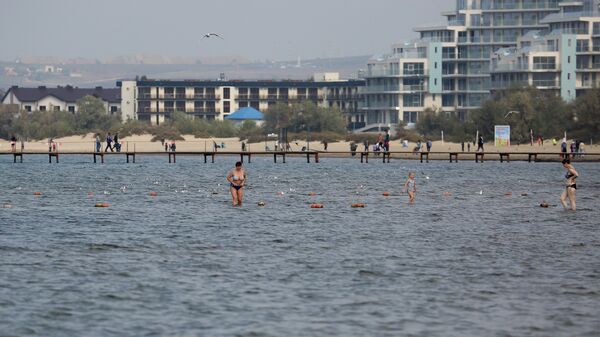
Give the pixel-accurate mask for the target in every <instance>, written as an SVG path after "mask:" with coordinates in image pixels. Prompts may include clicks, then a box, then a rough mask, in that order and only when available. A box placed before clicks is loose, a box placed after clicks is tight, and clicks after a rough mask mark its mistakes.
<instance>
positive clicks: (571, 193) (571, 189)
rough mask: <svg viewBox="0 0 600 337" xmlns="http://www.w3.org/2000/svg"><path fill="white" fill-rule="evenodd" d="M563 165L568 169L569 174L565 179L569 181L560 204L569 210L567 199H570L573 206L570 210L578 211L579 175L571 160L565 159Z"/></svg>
mask: <svg viewBox="0 0 600 337" xmlns="http://www.w3.org/2000/svg"><path fill="white" fill-rule="evenodd" d="M562 164H563V167H564V168H565V169H567V174H566V175H565V178H566V179H567V188H566V190H565V191H563V193H562V195H561V196H560V202H561V204H562V205H563V207H564V208H565V209H569V207H568V206H567V198H569V202H570V204H571V207H570V208H571V210H572V211H575V210H577V205H576V201H575V192H576V191H577V178H579V173H578V172H577V170H575V167H573V165H572V164H571V161H570V160H569V159H564V160H563V161H562Z"/></svg>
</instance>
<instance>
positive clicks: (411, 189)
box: [404, 172, 417, 204]
mask: <svg viewBox="0 0 600 337" xmlns="http://www.w3.org/2000/svg"><path fill="white" fill-rule="evenodd" d="M404 190H405V191H406V193H408V201H409V202H410V203H411V204H412V203H414V202H415V192H417V183H416V182H415V173H414V172H410V173H409V174H408V179H407V180H406V182H405V183H404Z"/></svg>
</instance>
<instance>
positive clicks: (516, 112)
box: [504, 111, 521, 119]
mask: <svg viewBox="0 0 600 337" xmlns="http://www.w3.org/2000/svg"><path fill="white" fill-rule="evenodd" d="M520 113H521V112H520V111H509V112H508V113H507V114H506V115H505V116H504V119H507V118H508V116H510V115H512V114H520Z"/></svg>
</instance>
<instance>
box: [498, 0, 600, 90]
mask: <svg viewBox="0 0 600 337" xmlns="http://www.w3.org/2000/svg"><path fill="white" fill-rule="evenodd" d="M559 5H560V7H561V11H560V12H559V13H557V14H552V15H549V16H547V17H545V18H544V19H543V20H542V21H541V22H542V23H544V24H546V25H547V27H546V28H544V29H542V30H536V31H531V32H529V33H528V34H526V35H524V36H522V37H521V38H519V40H518V43H517V47H516V48H507V49H502V50H499V51H498V52H497V53H496V54H495V55H494V57H493V59H492V68H491V81H492V82H491V84H492V85H491V87H492V90H502V89H506V88H508V87H510V86H515V85H519V86H522V85H531V86H535V87H537V88H538V89H541V90H548V91H553V92H555V93H556V94H557V95H560V96H561V97H562V98H563V99H564V100H565V101H571V100H573V99H574V98H575V97H577V95H579V94H581V93H582V92H584V91H585V90H588V89H591V88H594V87H598V86H600V12H599V11H598V8H599V5H600V0H584V1H570V2H561V3H560V4H559Z"/></svg>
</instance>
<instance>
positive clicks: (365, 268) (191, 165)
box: [0, 156, 600, 336]
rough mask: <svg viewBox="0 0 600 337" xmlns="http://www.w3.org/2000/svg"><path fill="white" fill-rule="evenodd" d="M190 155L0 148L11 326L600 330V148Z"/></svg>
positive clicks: (4, 324)
mask: <svg viewBox="0 0 600 337" xmlns="http://www.w3.org/2000/svg"><path fill="white" fill-rule="evenodd" d="M177 159H178V162H177V164H168V163H167V158H166V157H140V158H138V163H137V164H125V163H124V161H125V160H124V158H120V157H119V158H116V157H109V158H107V161H108V162H109V163H107V164H105V165H100V164H98V165H94V164H91V163H90V162H91V158H89V157H64V158H61V163H60V164H58V165H57V164H52V165H49V164H48V163H47V157H43V156H40V157H31V156H29V157H27V156H26V157H25V162H26V163H25V164H12V157H11V158H9V157H8V156H6V157H0V170H1V178H0V193H1V195H0V203H1V204H2V205H4V208H0V336H599V334H600V209H599V203H598V200H600V181H599V178H600V164H576V168H577V169H578V170H579V172H580V175H581V178H580V180H579V181H578V186H579V191H578V206H579V208H580V210H579V211H578V212H576V213H570V212H565V211H563V210H562V209H561V208H559V207H557V205H558V197H559V195H560V193H561V192H562V191H563V186H564V177H563V176H564V169H562V167H561V166H560V164H549V163H548V164H546V163H537V164H529V163H517V162H513V163H510V164H506V163H505V164H500V163H495V162H486V163H484V164H475V163H471V162H461V163H458V164H449V163H445V162H434V163H430V164H420V163H417V162H409V161H398V160H396V161H393V162H392V163H391V164H389V165H384V164H381V163H380V162H376V163H375V162H373V163H370V164H360V163H359V162H357V161H356V160H350V159H328V158H324V159H323V160H322V163H320V164H310V165H309V164H306V162H305V160H303V159H291V160H288V163H287V164H273V163H272V158H254V162H253V163H252V164H248V165H247V171H248V174H249V177H250V181H249V182H250V186H249V188H248V189H247V191H246V192H247V195H246V201H247V203H246V205H245V206H244V207H243V208H242V209H233V208H232V207H231V206H230V197H229V195H228V190H227V184H226V183H225V174H226V172H227V171H228V170H229V169H230V168H231V167H232V166H233V163H234V161H235V158H234V157H232V158H224V157H218V158H217V162H216V163H215V164H204V163H203V159H201V158H184V157H180V158H177ZM409 170H414V171H416V172H417V185H418V192H417V202H416V204H415V205H414V206H410V205H409V204H408V200H407V197H406V196H405V195H402V194H401V190H402V188H401V186H402V185H403V184H404V181H405V179H406V174H407V172H408V171H409ZM37 191H39V192H42V193H43V195H42V196H39V197H37V196H34V192H37ZM385 191H388V192H390V193H391V196H390V197H388V198H385V197H383V196H382V193H383V192H385ZM150 192H157V193H158V196H157V197H150V196H149V193H150ZM281 192H283V195H282V193H281ZM309 192H315V193H317V196H314V197H310V196H308V193H309ZM444 192H450V193H452V195H451V196H446V197H445V196H443V193H444ZM508 192H512V195H506V194H507V193H508ZM90 193H92V194H90ZM522 193H527V196H522V195H521V194H522ZM260 200H263V201H265V203H266V207H262V208H261V207H258V206H257V202H258V201H260ZM544 200H546V201H548V202H549V203H550V204H551V205H553V207H551V208H549V209H542V208H540V207H539V204H540V202H542V201H544ZM98 202H106V203H109V204H110V207H109V208H95V207H94V204H95V203H98ZM314 202H318V203H322V204H324V205H325V208H324V209H320V210H319V209H310V208H309V205H310V204H311V203H314ZM357 202H359V203H366V204H367V207H366V208H364V209H352V208H351V207H350V205H351V204H352V203H357Z"/></svg>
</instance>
